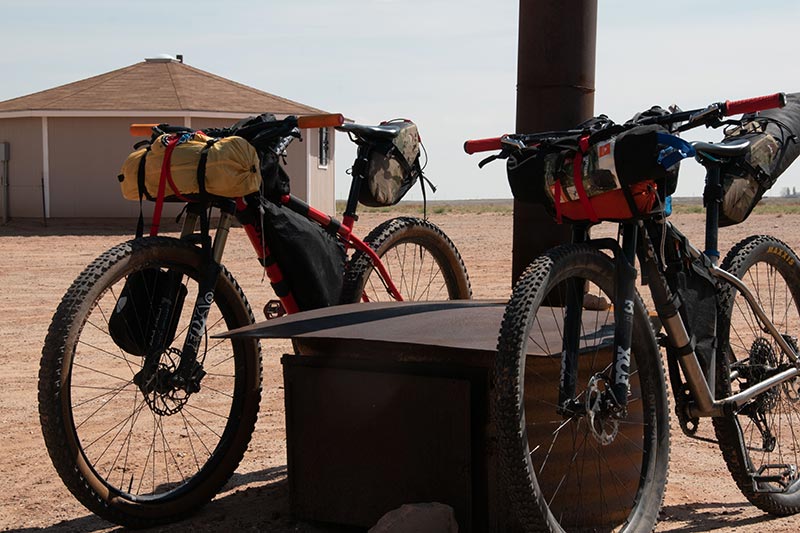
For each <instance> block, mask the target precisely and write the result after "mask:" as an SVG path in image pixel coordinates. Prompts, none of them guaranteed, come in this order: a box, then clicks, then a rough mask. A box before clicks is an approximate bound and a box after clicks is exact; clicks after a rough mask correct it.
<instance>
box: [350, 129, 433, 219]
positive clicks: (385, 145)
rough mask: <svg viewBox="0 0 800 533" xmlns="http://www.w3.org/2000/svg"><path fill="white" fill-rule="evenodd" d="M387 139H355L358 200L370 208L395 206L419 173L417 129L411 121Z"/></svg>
mask: <svg viewBox="0 0 800 533" xmlns="http://www.w3.org/2000/svg"><path fill="white" fill-rule="evenodd" d="M392 124H395V125H397V124H399V125H400V126H401V128H400V130H399V131H398V132H397V134H396V135H394V137H393V138H391V139H388V140H376V139H373V138H371V139H369V140H364V139H358V140H357V141H356V142H357V143H358V153H357V155H356V161H355V163H354V164H353V174H354V175H356V176H361V178H362V182H361V189H360V191H359V196H358V201H359V202H360V203H362V204H363V205H366V206H369V207H387V206H391V205H395V204H396V203H397V202H399V201H400V200H401V199H402V198H403V196H405V195H406V193H407V192H408V191H409V189H411V187H413V186H414V184H415V183H416V182H417V180H418V179H419V177H420V176H421V175H422V169H421V168H420V163H419V152H420V149H419V132H418V131H417V125H416V124H414V123H413V122H411V121H404V122H400V123H394V122H393V123H392Z"/></svg>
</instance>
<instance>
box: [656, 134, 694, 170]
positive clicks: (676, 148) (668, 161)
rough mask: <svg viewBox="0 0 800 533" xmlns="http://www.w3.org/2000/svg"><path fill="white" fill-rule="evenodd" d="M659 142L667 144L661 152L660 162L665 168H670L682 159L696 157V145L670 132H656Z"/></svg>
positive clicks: (659, 155)
mask: <svg viewBox="0 0 800 533" xmlns="http://www.w3.org/2000/svg"><path fill="white" fill-rule="evenodd" d="M656 138H657V140H658V144H663V145H665V146H667V148H664V149H663V150H661V152H659V154H658V163H659V164H660V165H661V166H663V167H664V168H670V167H671V166H672V165H674V164H676V163H677V162H678V161H680V160H681V159H686V158H687V157H694V156H695V151H694V147H693V146H692V145H691V144H689V143H688V142H686V141H684V140H683V139H681V138H680V137H677V136H675V135H670V134H668V133H661V132H659V133H656Z"/></svg>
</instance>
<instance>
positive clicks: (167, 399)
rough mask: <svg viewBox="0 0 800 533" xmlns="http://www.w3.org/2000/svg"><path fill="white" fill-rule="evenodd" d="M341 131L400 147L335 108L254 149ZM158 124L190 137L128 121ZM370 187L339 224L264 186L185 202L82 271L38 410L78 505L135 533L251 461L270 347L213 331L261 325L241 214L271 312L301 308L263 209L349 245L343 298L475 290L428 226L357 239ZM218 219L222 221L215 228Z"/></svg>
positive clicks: (280, 125) (269, 127) (359, 177)
mask: <svg viewBox="0 0 800 533" xmlns="http://www.w3.org/2000/svg"><path fill="white" fill-rule="evenodd" d="M331 126H335V127H337V128H339V129H340V130H343V131H345V132H347V133H349V134H350V135H351V136H352V138H353V140H355V141H356V142H358V143H371V142H379V141H385V140H386V139H391V138H392V137H393V135H395V134H396V133H397V131H398V128H399V126H398V125H397V124H392V123H389V124H385V125H380V126H366V125H359V124H351V123H348V124H345V123H343V119H342V116H341V115H322V116H312V117H300V118H297V117H293V116H291V117H287V118H285V119H282V120H267V121H264V122H263V123H261V124H255V125H251V126H250V127H251V130H250V131H249V133H250V134H252V135H254V136H257V137H258V142H259V143H260V145H259V146H261V147H262V148H263V149H264V150H266V152H264V153H260V154H259V155H265V154H266V155H270V157H272V158H273V159H275V161H276V164H277V160H278V159H279V158H280V156H281V155H282V154H284V153H285V150H286V148H287V146H288V145H289V143H291V142H292V141H293V140H294V139H295V138H298V137H299V136H300V135H299V134H300V131H299V129H300V128H322V127H331ZM151 131H152V133H153V138H155V137H156V136H160V135H162V134H167V137H168V138H169V135H175V136H180V135H183V134H191V133H192V132H191V130H188V129H187V128H183V127H175V126H168V125H160V126H157V127H156V128H155V129H154V130H151V128H150V126H148V127H147V128H146V129H145V131H142V130H141V128H135V127H134V128H132V132H133V133H138V134H145V135H150V133H151ZM206 133H208V132H206ZM216 133H220V132H216ZM221 133H222V134H223V135H224V134H225V133H226V132H221ZM278 171H279V172H281V173H282V172H283V170H282V168H278ZM366 178H367V176H365V175H364V174H363V172H354V173H353V184H352V186H351V189H350V195H349V199H348V202H347V208H346V210H345V212H344V217H343V221H341V222H339V221H337V220H336V219H335V218H333V217H331V216H328V215H326V214H324V213H322V212H320V211H318V210H316V209H314V208H313V207H310V206H309V205H308V204H306V203H305V202H303V201H301V200H300V199H298V198H296V197H294V196H292V195H291V194H281V195H279V197H273V198H272V200H273V201H272V202H271V203H270V204H269V205H267V204H265V201H266V200H265V198H264V195H263V194H261V193H254V194H252V195H249V196H247V197H243V198H223V197H212V196H210V195H206V196H205V197H201V198H199V199H198V198H188V199H189V200H192V201H191V202H190V203H188V204H187V209H186V211H185V214H184V216H183V228H182V230H181V233H180V236H179V237H177V238H173V237H165V236H158V235H156V234H155V233H156V232H151V235H150V236H146V237H141V238H136V239H134V240H131V241H128V242H125V243H123V244H120V245H118V246H115V247H113V248H111V249H110V250H108V251H107V252H105V253H103V254H102V255H101V256H100V257H98V258H97V259H96V260H95V261H93V262H92V263H91V264H90V265H89V266H88V267H86V269H85V270H84V271H83V272H82V273H81V274H80V275H79V276H78V278H77V279H76V280H75V282H74V283H73V284H72V286H71V287H70V288H69V290H68V291H67V293H66V294H65V296H64V297H63V299H62V301H61V303H60V305H59V306H58V309H57V311H56V312H55V315H54V317H53V321H52V324H51V326H50V329H49V331H48V334H47V338H46V340H45V344H44V349H43V352H42V360H41V367H40V374H39V413H40V418H41V424H42V429H43V434H44V438H45V442H46V444H47V448H48V451H49V453H50V457H51V459H52V461H53V464H54V466H55V468H56V470H57V472H58V474H59V475H60V476H61V478H62V480H63V481H64V483H65V484H66V486H67V487H68V488H69V490H70V491H71V492H72V493H73V494H74V495H75V497H76V498H77V499H78V500H79V501H80V502H81V503H83V505H85V506H86V507H87V508H88V509H90V510H91V511H93V512H94V513H96V514H97V515H99V516H101V517H103V518H105V519H107V520H110V521H112V522H115V523H118V524H122V525H125V526H129V527H146V526H151V525H155V524H159V523H165V522H169V521H174V520H178V519H180V518H182V517H184V516H186V515H187V514H189V513H191V512H193V511H195V510H197V509H198V508H199V507H200V506H201V505H203V504H205V503H206V502H208V501H209V500H210V499H211V498H212V497H213V496H214V495H215V494H216V493H217V491H218V490H219V489H220V488H221V487H222V486H223V485H224V484H225V483H226V482H227V480H228V479H229V478H230V476H231V475H232V474H233V472H234V470H235V469H236V467H237V466H238V464H239V462H240V461H241V459H242V457H243V455H244V452H245V450H246V449H247V445H248V443H249V441H250V438H251V434H252V432H253V428H254V425H255V422H256V415H257V413H258V407H259V401H260V397H261V351H260V346H259V343H258V341H257V340H255V339H214V338H212V337H213V335H215V334H216V333H223V332H225V331H228V330H231V329H235V328H240V327H243V326H246V325H249V324H252V323H253V322H254V316H253V312H252V310H251V308H250V305H249V303H248V301H247V298H246V297H245V295H244V293H243V291H242V289H241V287H240V286H239V284H238V283H237V282H236V280H235V279H234V278H233V276H232V275H231V273H230V272H229V271H228V270H227V269H226V268H225V266H224V265H223V263H222V259H223V252H224V250H225V244H226V240H227V238H228V235H229V233H230V231H231V229H232V227H233V222H234V221H237V220H238V222H239V223H240V224H241V226H242V227H243V228H244V230H245V232H246V234H247V236H248V237H249V240H250V241H251V243H252V244H253V246H254V248H255V255H256V257H257V259H258V260H259V261H260V262H261V264H262V265H263V267H264V269H265V270H266V275H267V277H268V278H269V280H270V282H271V283H272V285H273V287H274V288H275V292H276V294H277V296H278V297H279V300H278V301H273V302H271V303H270V304H268V306H267V308H266V312H267V313H268V315H270V316H279V315H281V314H284V313H295V312H297V311H299V310H300V309H301V307H300V305H299V304H298V302H297V300H296V298H295V297H294V294H293V293H294V292H295V290H296V289H298V287H297V286H296V285H295V287H292V286H290V285H288V284H287V283H286V279H287V271H286V266H285V265H282V264H281V259H280V258H276V256H275V255H274V254H273V253H272V251H271V250H270V247H269V246H268V245H267V244H266V240H265V237H264V232H265V231H267V230H269V229H270V228H267V227H265V225H264V224H265V222H264V221H265V220H267V219H265V218H264V217H263V208H264V207H265V206H267V207H269V208H271V209H278V210H290V211H291V212H292V213H295V214H298V215H300V216H301V217H304V218H306V219H308V220H311V221H313V222H314V223H315V224H317V225H319V226H320V227H322V228H323V230H324V232H325V233H326V234H327V236H328V238H330V239H334V240H338V241H339V243H340V245H341V246H343V247H346V248H348V249H349V250H351V256H350V258H349V260H348V261H347V264H346V265H345V266H344V268H343V269H342V271H341V272H335V273H330V272H328V273H326V274H328V275H333V276H335V277H336V276H338V277H339V278H340V279H341V278H342V277H344V281H343V289H342V295H341V302H343V303H351V302H358V301H375V300H382V299H384V300H396V301H400V300H424V299H431V300H437V299H438V300H446V299H460V298H470V297H471V294H472V292H471V288H470V283H469V278H468V276H467V272H466V269H465V267H464V263H463V261H462V259H461V256H460V255H459V253H458V251H457V249H456V247H455V246H454V245H453V243H452V241H451V240H450V239H449V238H447V236H446V235H445V234H444V233H443V232H442V231H441V230H440V229H439V228H437V227H436V226H435V225H433V224H432V223H430V222H429V221H427V220H421V219H417V218H411V217H401V218H395V219H392V220H389V221H386V222H384V223H383V224H381V225H379V226H378V227H376V228H375V229H373V230H372V232H370V233H369V235H368V236H367V237H366V239H364V240H361V239H359V238H358V237H357V236H356V235H355V234H354V233H353V226H354V223H355V221H356V219H357V215H356V209H357V205H358V198H359V190H360V187H361V186H362V185H363V183H364V182H365V180H366ZM287 179H288V178H287ZM212 212H214V213H217V215H216V216H218V222H217V223H216V231H214V232H212V231H210V229H209V224H210V221H211V220H212V218H211V213H212ZM198 221H199V222H200V229H199V231H198V228H197V225H198ZM212 233H213V235H212ZM308 281H311V280H308ZM302 282H303V280H302V279H301V280H299V281H297V280H295V283H302ZM134 289H135V290H134ZM126 308H129V309H131V308H132V309H135V310H137V313H138V314H136V315H135V317H136V319H135V320H132V321H131V322H132V323H126V324H125V329H126V330H128V334H129V335H128V337H130V338H128V339H127V340H126V342H127V344H124V343H121V342H120V341H119V339H117V338H115V337H113V336H112V335H113V331H111V329H112V328H111V327H110V325H109V324H110V322H113V320H112V317H113V316H117V315H119V314H120V309H122V310H124V309H126ZM121 345H122V346H125V348H123V347H122V346H121Z"/></svg>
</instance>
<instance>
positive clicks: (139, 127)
mask: <svg viewBox="0 0 800 533" xmlns="http://www.w3.org/2000/svg"><path fill="white" fill-rule="evenodd" d="M155 126H158V124H131V130H130V131H131V135H133V136H134V137H150V136H151V135H152V134H153V128H154V127H155Z"/></svg>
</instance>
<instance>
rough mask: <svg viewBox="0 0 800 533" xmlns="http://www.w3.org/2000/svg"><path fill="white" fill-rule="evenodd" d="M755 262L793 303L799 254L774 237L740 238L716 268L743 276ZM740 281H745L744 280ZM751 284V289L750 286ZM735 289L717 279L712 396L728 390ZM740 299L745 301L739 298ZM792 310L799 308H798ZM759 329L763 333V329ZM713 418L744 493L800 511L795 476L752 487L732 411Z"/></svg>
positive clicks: (799, 413)
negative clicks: (776, 278) (776, 487)
mask: <svg viewBox="0 0 800 533" xmlns="http://www.w3.org/2000/svg"><path fill="white" fill-rule="evenodd" d="M761 262H765V263H767V264H769V265H770V266H772V267H774V268H775V269H776V272H777V273H778V274H780V276H781V277H782V278H783V279H784V280H785V282H786V285H787V287H788V289H789V291H790V292H791V294H792V297H793V299H794V302H795V305H800V260H798V257H797V255H796V254H795V253H794V252H793V251H792V249H791V248H790V247H789V246H788V245H786V244H785V243H784V242H782V241H780V240H778V239H776V238H775V237H771V236H768V235H753V236H750V237H747V238H745V239H743V240H742V241H740V242H739V243H738V244H736V245H735V246H734V247H733V248H731V250H730V251H729V252H728V254H727V255H726V257H725V259H724V260H723V262H722V269H723V270H726V271H728V272H729V273H731V274H733V275H734V276H736V277H737V278H739V279H744V276H745V275H746V273H747V271H748V270H749V269H750V268H751V267H752V266H754V265H755V264H756V263H761ZM745 281H746V282H747V280H745ZM748 284H749V282H748ZM751 290H754V289H753V287H751ZM736 294H737V293H736V291H735V289H734V288H733V286H732V285H730V284H727V283H725V282H721V288H720V296H719V309H718V313H719V315H718V322H717V324H718V327H719V335H718V336H719V339H720V342H719V346H718V351H717V357H716V362H717V396H718V397H726V396H729V395H730V394H731V393H732V391H731V389H732V385H733V384H732V383H731V380H730V363H731V354H732V353H733V352H732V350H731V349H730V343H729V340H730V327H731V312H732V311H733V309H734V300H735V297H736ZM762 302H764V300H762ZM764 303H766V302H764ZM742 304H743V305H746V304H745V303H744V302H742ZM795 311H796V312H800V309H796V310H795ZM795 318H797V315H795ZM782 333H788V334H790V335H793V336H794V337H797V335H798V334H800V332H797V331H788V332H787V331H783V332H782ZM763 335H764V336H766V334H763ZM729 350H730V351H729ZM734 355H735V354H734ZM778 390H779V391H781V392H780V394H783V392H784V391H785V389H784V388H783V387H779V388H778ZM795 419H796V420H797V421H798V422H800V409H798V410H796V413H795ZM713 424H714V430H715V433H716V436H717V441H718V442H719V447H720V450H721V451H722V456H723V458H724V459H725V463H726V465H727V466H728V470H729V471H730V473H731V476H732V477H733V479H734V481H735V482H736V485H737V487H739V490H740V491H741V492H742V494H743V495H744V496H745V498H747V500H748V501H750V503H752V504H753V505H755V506H756V507H758V508H759V509H761V510H762V511H764V512H767V513H769V514H772V515H776V516H789V515H793V514H796V513H798V512H800V480H795V482H794V484H793V486H792V487H791V489H790V491H789V492H788V493H765V492H756V491H755V489H754V486H753V479H752V478H751V476H750V472H751V469H752V465H753V461H752V459H751V458H750V455H749V453H748V454H746V452H745V451H744V449H745V448H747V446H746V443H744V444H745V445H744V446H743V439H744V438H745V437H744V435H743V432H742V430H741V425H740V423H739V419H738V417H737V415H735V414H732V415H729V416H724V417H718V418H714V419H713ZM795 431H797V430H795ZM797 435H798V438H800V431H797ZM799 445H800V441H798V440H797V439H795V441H794V446H795V447H797V446H799ZM795 449H797V448H795ZM795 467H800V465H798V464H795Z"/></svg>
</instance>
